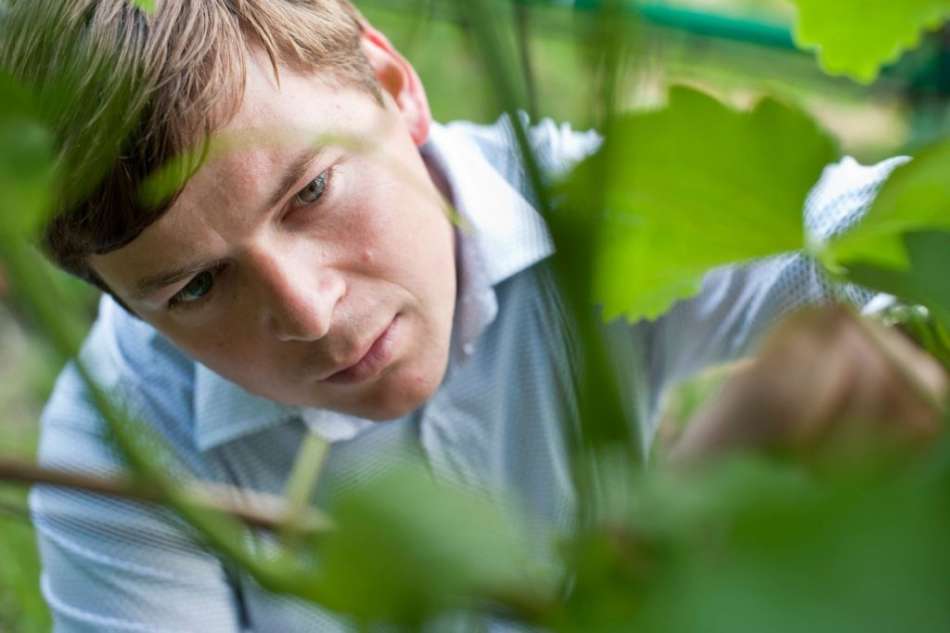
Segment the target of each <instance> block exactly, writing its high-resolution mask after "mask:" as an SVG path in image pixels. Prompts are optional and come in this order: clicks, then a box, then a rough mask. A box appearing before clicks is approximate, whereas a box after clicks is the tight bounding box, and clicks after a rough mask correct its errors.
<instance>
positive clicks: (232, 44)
mask: <svg viewBox="0 0 950 633" xmlns="http://www.w3.org/2000/svg"><path fill="white" fill-rule="evenodd" d="M143 4H144V3H143V2H141V1H140V0H139V1H138V2H136V1H135V0H8V7H7V11H6V15H4V16H3V25H2V36H0V69H3V70H4V71H6V72H7V73H10V74H11V75H12V76H13V77H14V78H15V79H18V80H20V81H22V82H23V83H25V84H26V85H27V87H28V88H30V89H32V90H33V91H34V92H36V93H37V95H38V97H39V102H40V104H41V109H43V110H44V112H43V114H44V115H45V118H46V120H47V121H48V122H49V124H50V125H51V127H52V130H53V133H54V134H55V135H56V140H57V142H58V148H59V163H60V167H61V170H60V172H59V173H61V174H62V175H63V177H64V182H62V183H61V185H62V191H61V192H59V193H61V194H62V195H60V199H61V204H59V205H58V206H57V208H56V209H55V212H54V214H53V215H52V217H51V218H50V220H49V221H48V222H47V224H46V228H45V231H44V235H43V245H44V248H45V250H46V251H47V254H48V255H49V257H50V258H51V259H52V260H53V261H54V262H55V263H56V264H58V265H59V266H60V267H61V268H63V269H64V270H66V271H67V272H70V273H72V274H74V275H77V276H79V277H81V278H84V279H86V280H87V281H89V282H91V283H93V284H95V285H97V286H99V287H100V288H102V289H104V290H106V291H107V292H109V291H110V290H109V288H107V287H106V286H105V284H104V283H103V282H102V280H101V279H100V278H99V277H98V275H96V274H95V271H93V270H92V269H91V268H90V266H89V264H88V258H89V256H90V255H93V254H104V253H108V252H110V251H113V250H116V249H118V248H121V247H122V246H125V245H126V244H128V243H129V242H131V241H132V240H134V239H135V238H136V237H138V235H140V234H141V233H142V231H144V230H145V229H146V228H147V227H148V226H149V225H151V224H152V223H153V222H155V221H156V220H158V219H159V218H160V217H161V216H162V215H163V214H164V213H165V212H167V211H168V209H169V208H170V207H171V206H172V204H174V200H175V197H176V196H177V193H180V190H181V189H182V188H183V187H184V183H185V182H187V177H188V176H190V175H192V174H193V173H194V170H195V169H197V167H198V166H199V164H200V160H197V161H192V164H191V165H189V166H188V168H187V169H188V172H187V173H183V174H182V177H181V179H180V180H178V181H177V182H176V185H177V186H176V187H173V188H175V189H177V191H175V192H171V195H168V196H165V197H164V199H163V200H162V201H161V202H158V203H155V202H154V201H152V202H151V203H147V202H145V201H144V200H143V198H142V196H141V189H142V185H143V183H145V182H146V180H147V179H148V177H149V176H150V175H152V174H153V173H155V172H156V170H158V169H159V168H162V167H164V166H166V165H168V164H169V163H170V162H171V161H172V160H173V159H176V157H179V156H181V155H186V154H188V153H189V152H191V153H194V154H195V155H199V156H201V155H202V154H201V151H200V150H199V149H198V148H200V147H202V145H204V147H205V148H207V142H208V139H210V137H211V135H212V134H213V133H214V131H215V130H216V129H220V127H222V126H223V125H225V124H227V122H228V121H230V120H231V119H232V118H233V117H234V115H235V114H236V113H237V111H238V110H239V108H240V105H241V101H242V98H243V94H244V86H245V81H246V71H247V69H246V55H247V52H248V51H249V50H250V49H251V47H252V46H254V45H256V46H259V47H260V48H262V49H263V51H264V52H266V54H267V56H268V57H269V60H270V63H271V65H272V66H273V69H274V73H275V76H276V77H277V78H278V80H279V70H278V68H279V65H281V64H283V65H285V66H288V67H293V68H295V69H298V70H304V71H316V70H320V71H324V70H325V71H329V73H328V77H329V78H331V80H333V81H339V82H340V83H341V84H344V83H345V84H355V85H356V86H358V87H360V88H364V89H366V90H367V91H369V92H370V93H372V94H373V95H374V96H375V98H376V99H377V100H380V99H381V96H380V92H379V87H378V85H377V82H376V80H375V77H374V74H373V72H372V69H371V67H370V65H369V62H368V61H367V59H366V57H365V55H364V54H363V52H362V48H361V45H360V39H361V34H362V31H363V28H364V22H363V20H362V17H361V16H360V14H359V12H358V11H357V10H356V8H355V7H353V6H352V5H351V4H350V3H349V1H348V0H157V2H156V7H155V9H154V10H153V11H147V10H144V9H143V8H142V7H141V6H140V5H143Z"/></svg>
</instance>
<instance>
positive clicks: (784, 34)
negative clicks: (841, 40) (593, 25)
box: [521, 0, 798, 51]
mask: <svg viewBox="0 0 950 633" xmlns="http://www.w3.org/2000/svg"><path fill="white" fill-rule="evenodd" d="M521 1H524V0H521ZM538 4H558V3H556V2H551V0H541V2H538ZM600 6H601V0H576V1H575V2H574V8H575V9H579V10H585V11H591V10H596V9H598V8H600ZM627 6H628V7H629V8H630V10H631V11H633V12H636V13H637V14H638V15H639V16H640V17H641V18H643V19H644V20H646V21H647V22H649V23H651V24H653V25H654V26H660V27H666V28H671V29H677V30H680V31H684V32H687V33H691V34H693V35H700V36H703V37H715V38H720V39H726V40H731V41H734V42H746V43H749V44H758V45H760V46H769V47H772V48H779V49H783V50H792V51H797V50H798V49H797V48H796V46H795V40H794V38H793V37H792V31H791V29H790V28H789V27H788V26H786V25H784V24H776V23H772V22H766V21H763V20H758V19H755V20H753V19H746V18H737V17H731V16H725V15H720V14H716V13H709V12H706V11H698V10H695V9H684V8H682V7H673V6H669V5H667V4H663V3H660V2H649V3H638V2H629V3H628V4H627Z"/></svg>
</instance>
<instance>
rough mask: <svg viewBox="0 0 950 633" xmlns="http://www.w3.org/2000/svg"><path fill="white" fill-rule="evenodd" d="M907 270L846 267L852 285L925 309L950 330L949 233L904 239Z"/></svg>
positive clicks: (863, 265) (858, 265) (857, 264)
mask: <svg viewBox="0 0 950 633" xmlns="http://www.w3.org/2000/svg"><path fill="white" fill-rule="evenodd" d="M904 244H905V246H906V249H907V252H908V255H909V258H910V266H909V268H907V269H906V270H900V269H891V268H883V267H881V266H876V265H874V264H868V263H863V262H855V263H852V264H849V265H848V266H847V267H846V273H847V277H848V279H849V280H850V281H853V282H854V283H857V284H861V285H862V286H865V287H867V288H872V289H874V290H880V291H883V292H886V293H888V294H892V295H895V296H897V297H900V298H901V299H903V300H904V301H906V302H908V303H915V304H920V305H923V306H926V307H927V308H929V309H930V310H931V312H933V315H934V316H935V317H936V318H937V320H939V321H940V322H941V323H943V324H944V326H945V327H950V276H948V275H947V272H948V271H950V233H942V232H937V231H924V232H919V233H907V234H906V235H904Z"/></svg>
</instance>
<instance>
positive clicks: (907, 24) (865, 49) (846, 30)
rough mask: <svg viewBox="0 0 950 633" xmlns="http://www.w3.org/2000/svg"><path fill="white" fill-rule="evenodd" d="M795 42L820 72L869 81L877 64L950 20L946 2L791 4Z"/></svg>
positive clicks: (799, 0)
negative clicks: (812, 52) (813, 55)
mask: <svg viewBox="0 0 950 633" xmlns="http://www.w3.org/2000/svg"><path fill="white" fill-rule="evenodd" d="M793 1H794V3H795V4H796V5H797V6H798V23H797V26H796V29H795V41H796V43H797V44H798V46H799V47H800V48H814V49H817V53H818V60H819V63H820V64H821V66H822V68H823V69H824V70H825V72H827V73H829V74H832V75H848V76H849V77H851V78H853V79H855V80H857V81H860V82H863V83H870V82H871V81H873V80H874V79H875V78H876V77H877V75H878V73H879V72H880V69H881V66H883V65H884V64H887V63H888V62H892V61H894V60H896V59H897V58H898V56H900V54H901V53H903V52H904V51H906V50H909V49H912V48H915V47H916V46H917V45H918V44H919V43H920V38H921V35H922V34H923V32H924V31H926V30H928V29H933V28H936V27H937V26H939V25H940V23H941V21H942V20H944V19H945V18H947V17H950V0H902V1H901V2H894V0H833V1H829V0H793Z"/></svg>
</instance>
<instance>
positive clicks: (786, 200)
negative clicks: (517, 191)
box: [564, 88, 835, 320]
mask: <svg viewBox="0 0 950 633" xmlns="http://www.w3.org/2000/svg"><path fill="white" fill-rule="evenodd" d="M834 157H835V146H834V143H833V142H832V140H831V139H830V138H829V137H828V136H827V134H825V133H824V132H823V131H822V130H821V129H819V128H818V126H817V125H816V124H815V123H814V122H813V121H812V120H811V119H810V118H809V117H808V116H807V115H805V114H804V113H803V112H802V111H800V110H798V109H795V108H792V107H790V106H787V105H784V104H781V103H779V102H777V101H774V100H771V99H765V100H763V101H762V102H761V103H759V104H758V105H757V106H756V107H755V108H754V109H753V110H752V111H750V112H737V111H734V110H731V109H729V108H728V107H726V106H724V105H723V104H721V103H719V102H717V101H716V100H714V99H713V98H711V97H708V96H706V95H704V94H702V93H699V92H696V91H694V90H690V89H686V88H677V89H674V90H673V91H672V93H671V94H670V101H669V106H668V107H667V108H665V109H663V110H661V111H658V112H647V113H639V114H632V115H628V116H624V117H622V118H620V119H619V120H618V121H617V122H616V123H615V125H614V127H613V128H612V129H611V130H609V132H608V134H607V138H606V141H605V142H604V145H603V147H602V148H601V150H600V151H599V152H598V153H597V154H596V155H594V156H593V157H591V158H589V159H588V160H586V161H584V162H583V163H581V164H580V165H578V167H577V168H576V170H575V171H574V172H573V174H572V175H571V176H570V177H569V179H568V181H567V183H566V184H565V185H564V192H565V193H566V195H567V201H566V203H565V204H566V206H567V207H568V208H570V209H571V212H573V213H590V214H593V213H596V209H598V208H601V207H600V206H599V203H600V202H601V200H602V202H603V208H604V209H606V212H605V216H604V217H603V218H602V219H601V222H602V225H601V227H600V235H601V237H600V239H601V244H600V246H599V251H598V255H597V257H598V262H597V272H596V278H595V287H596V296H597V299H598V301H599V302H602V303H603V305H604V310H605V316H606V317H607V318H612V317H614V316H617V315H619V314H623V315H624V316H626V317H627V318H628V319H630V320H637V319H639V318H641V317H646V318H651V319H652V318H655V317H657V316H659V315H660V314H662V313H663V312H664V311H666V310H667V309H668V308H669V307H670V305H672V304H673V303H674V302H675V301H676V300H678V299H682V298H685V297H688V296H690V295H692V294H694V293H695V292H696V291H697V290H698V289H699V285H700V282H701V280H702V277H703V275H704V274H705V273H706V272H708V271H709V270H710V269H711V268H714V267H716V266H720V265H723V264H727V263H732V262H740V261H748V260H751V259H754V258H758V257H764V256H768V255H773V254H776V253H782V252H786V251H792V250H797V249H801V248H803V247H804V228H803V222H802V205H803V203H804V200H805V196H806V194H807V193H808V191H809V189H810V188H811V187H812V186H813V185H814V183H815V181H816V180H817V178H818V175H819V174H820V173H821V169H822V168H823V167H824V166H825V165H826V164H827V163H828V162H830V161H831V160H832V159H833V158H834Z"/></svg>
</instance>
